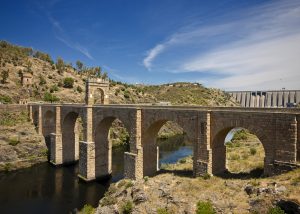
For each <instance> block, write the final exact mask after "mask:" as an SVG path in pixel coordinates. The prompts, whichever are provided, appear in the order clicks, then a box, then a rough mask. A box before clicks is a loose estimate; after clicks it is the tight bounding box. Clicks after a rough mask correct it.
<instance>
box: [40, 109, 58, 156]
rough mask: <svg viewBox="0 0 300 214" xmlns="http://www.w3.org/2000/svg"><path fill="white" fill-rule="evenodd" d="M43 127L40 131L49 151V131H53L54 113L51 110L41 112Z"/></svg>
mask: <svg viewBox="0 0 300 214" xmlns="http://www.w3.org/2000/svg"><path fill="white" fill-rule="evenodd" d="M42 121H43V126H42V127H43V129H42V133H43V136H44V138H45V143H46V146H47V148H48V151H50V149H51V148H50V146H51V135H50V134H51V133H54V132H55V113H54V112H53V111H51V110H48V111H46V112H45V113H44V114H43V119H42Z"/></svg>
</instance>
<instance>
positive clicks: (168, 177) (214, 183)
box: [95, 158, 300, 214]
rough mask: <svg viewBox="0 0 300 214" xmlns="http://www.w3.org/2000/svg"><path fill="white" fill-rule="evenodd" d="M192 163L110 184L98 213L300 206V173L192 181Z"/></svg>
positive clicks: (251, 210)
mask: <svg viewBox="0 0 300 214" xmlns="http://www.w3.org/2000/svg"><path fill="white" fill-rule="evenodd" d="M191 163H192V161H191V159H190V158H187V159H185V161H182V160H180V161H178V163H176V164H173V165H172V164H168V167H171V170H170V169H165V170H163V172H162V173H161V174H158V175H157V176H154V177H151V178H148V177H145V178H144V180H142V181H138V182H136V181H131V180H121V181H119V182H117V183H115V184H111V185H110V187H109V190H108V191H107V192H106V193H105V197H104V198H102V199H101V200H100V202H99V207H98V208H97V210H96V212H95V213H97V214H102V213H103V214H104V213H105V214H107V213H124V210H126V209H130V210H131V212H127V213H136V214H137V213H147V214H151V213H153V214H154V213H164V214H167V213H191V214H192V213H193V214H194V213H196V210H197V209H198V207H197V203H198V202H199V201H200V202H203V203H210V204H211V205H212V207H213V209H214V210H215V211H216V213H267V212H268V210H269V209H271V208H272V207H274V206H275V204H276V203H277V202H278V201H279V200H281V199H285V200H288V201H296V202H298V203H299V202H300V169H297V170H295V171H292V172H288V173H285V174H282V175H278V176H273V177H268V178H264V177H257V178H249V177H247V176H244V177H239V178H235V177H232V178H226V179H225V178H221V177H216V176H214V177H209V176H205V177H201V178H193V177H191V173H187V172H189V169H191V167H192V166H191ZM183 166H184V167H183Z"/></svg>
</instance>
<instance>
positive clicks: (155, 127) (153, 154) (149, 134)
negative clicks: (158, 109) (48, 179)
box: [142, 118, 193, 176]
mask: <svg viewBox="0 0 300 214" xmlns="http://www.w3.org/2000/svg"><path fill="white" fill-rule="evenodd" d="M168 121H172V122H175V123H176V124H178V125H179V126H180V127H181V128H182V129H183V131H184V133H185V134H186V135H187V138H188V139H193V136H192V134H191V133H190V131H189V130H187V129H186V127H185V125H184V123H180V121H178V120H170V119H165V118H164V119H159V120H156V121H155V122H153V123H152V124H151V125H149V126H148V128H147V129H146V131H145V132H144V133H143V140H142V142H143V145H142V147H143V175H144V176H153V175H155V174H156V172H157V170H158V163H159V156H158V150H157V141H156V140H157V136H158V132H159V130H160V129H161V128H162V126H163V125H165V124H166V123H167V122H168Z"/></svg>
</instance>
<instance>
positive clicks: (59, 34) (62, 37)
mask: <svg viewBox="0 0 300 214" xmlns="http://www.w3.org/2000/svg"><path fill="white" fill-rule="evenodd" d="M47 16H48V19H49V21H50V23H51V25H52V26H53V30H54V34H55V38H56V39H58V40H59V41H61V42H62V43H64V44H65V45H67V46H68V47H70V48H72V49H74V50H77V51H79V52H80V53H82V54H83V55H85V56H86V57H87V58H89V59H91V60H93V59H94V58H93V56H92V55H91V54H90V52H89V50H88V49H87V48H86V47H83V46H82V45H81V44H79V43H78V42H74V41H73V40H72V39H71V38H70V36H69V35H68V34H67V33H66V31H65V30H64V28H63V27H62V26H61V24H60V22H59V21H58V20H56V19H54V18H53V17H52V16H51V14H50V13H48V14H47Z"/></svg>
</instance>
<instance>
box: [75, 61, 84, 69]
mask: <svg viewBox="0 0 300 214" xmlns="http://www.w3.org/2000/svg"><path fill="white" fill-rule="evenodd" d="M76 66H77V70H78V71H82V68H83V63H82V62H80V61H79V60H77V61H76Z"/></svg>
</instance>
